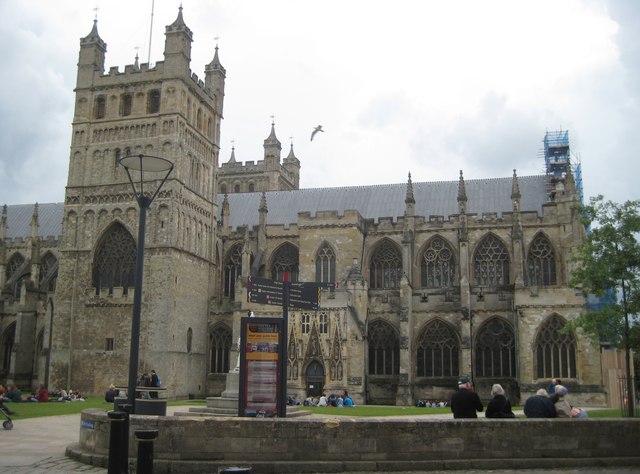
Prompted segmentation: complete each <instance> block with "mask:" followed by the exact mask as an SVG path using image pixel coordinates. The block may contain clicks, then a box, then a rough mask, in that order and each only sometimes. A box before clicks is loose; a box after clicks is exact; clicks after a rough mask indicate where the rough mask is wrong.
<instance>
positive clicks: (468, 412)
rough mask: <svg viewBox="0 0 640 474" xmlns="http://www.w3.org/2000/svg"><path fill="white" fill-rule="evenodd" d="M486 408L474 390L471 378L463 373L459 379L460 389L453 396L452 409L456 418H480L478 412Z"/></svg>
mask: <svg viewBox="0 0 640 474" xmlns="http://www.w3.org/2000/svg"><path fill="white" fill-rule="evenodd" d="M483 409H484V406H483V405H482V401H481V400H480V397H479V396H478V394H477V393H476V392H474V391H473V385H472V384H471V379H470V378H469V377H467V376H466V375H463V376H462V377H460V379H459V380H458V390H457V391H456V392H455V393H454V394H453V396H452V397H451V411H452V412H453V417H454V418H478V415H477V414H476V412H480V411H482V410H483Z"/></svg>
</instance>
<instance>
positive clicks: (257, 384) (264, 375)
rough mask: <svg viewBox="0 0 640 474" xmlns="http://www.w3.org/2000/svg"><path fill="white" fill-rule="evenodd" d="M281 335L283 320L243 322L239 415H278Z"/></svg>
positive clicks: (242, 320)
mask: <svg viewBox="0 0 640 474" xmlns="http://www.w3.org/2000/svg"><path fill="white" fill-rule="evenodd" d="M282 332H283V320H282V319H280V318H255V317H254V318H250V317H244V318H242V319H241V334H240V386H239V397H238V398H239V399H238V415H239V416H256V417H271V416H276V415H279V413H278V407H279V406H280V404H281V399H282V397H283V395H282V393H281V383H280V382H281V380H280V377H281V373H280V372H281V363H280V362H281V361H280V357H281V356H282V340H283V339H282ZM281 416H282V415H281Z"/></svg>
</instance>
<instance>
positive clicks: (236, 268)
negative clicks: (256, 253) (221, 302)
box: [224, 244, 242, 299]
mask: <svg viewBox="0 0 640 474" xmlns="http://www.w3.org/2000/svg"><path fill="white" fill-rule="evenodd" d="M240 275H242V245H241V244H237V245H235V246H233V247H232V248H231V250H230V251H229V253H228V254H227V258H226V261H225V264H224V296H228V297H230V298H231V299H233V298H234V295H235V289H236V280H237V279H238V277H239V276H240Z"/></svg>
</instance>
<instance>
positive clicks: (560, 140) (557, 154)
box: [543, 130, 584, 204]
mask: <svg viewBox="0 0 640 474" xmlns="http://www.w3.org/2000/svg"><path fill="white" fill-rule="evenodd" d="M543 143H544V150H543V155H544V164H545V173H546V175H547V186H548V194H549V196H553V195H554V193H555V190H556V187H557V185H558V183H559V182H560V181H562V180H564V178H565V177H566V175H567V173H568V172H569V170H571V172H572V173H573V177H574V180H575V183H576V188H577V190H578V193H579V195H580V203H581V204H583V203H584V199H583V198H584V196H583V190H582V165H581V164H580V159H579V158H578V157H576V156H575V155H573V159H572V153H571V147H570V145H569V131H568V130H556V131H552V132H550V131H547V132H546V133H545V135H544V140H543Z"/></svg>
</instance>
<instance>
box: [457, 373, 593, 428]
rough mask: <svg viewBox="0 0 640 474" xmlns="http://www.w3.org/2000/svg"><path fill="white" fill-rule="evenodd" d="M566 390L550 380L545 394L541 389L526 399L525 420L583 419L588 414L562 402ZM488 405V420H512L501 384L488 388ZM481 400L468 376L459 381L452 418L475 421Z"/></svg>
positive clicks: (558, 382) (557, 380) (564, 400)
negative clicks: (489, 394)
mask: <svg viewBox="0 0 640 474" xmlns="http://www.w3.org/2000/svg"><path fill="white" fill-rule="evenodd" d="M568 393H569V390H568V389H567V388H566V387H565V386H563V385H562V384H561V381H560V380H559V379H553V380H552V381H551V385H550V386H549V388H548V389H547V390H545V389H544V388H541V389H540V390H538V392H537V393H536V395H534V396H532V397H529V398H527V401H526V402H525V404H524V414H525V415H526V417H527V418H586V417H587V416H588V415H587V412H586V411H584V410H583V409H581V408H577V407H573V406H571V405H570V404H569V402H568V401H567V400H566V399H565V396H566V395H567V394H568ZM491 397H492V398H491V401H490V402H489V404H488V405H487V411H486V412H485V416H486V417H487V418H515V417H516V416H515V414H514V413H513V409H512V407H511V402H510V401H509V399H508V398H507V397H506V395H505V391H504V389H503V388H502V386H501V385H500V384H494V385H493V386H492V387H491ZM483 409H484V406H483V404H482V400H480V397H479V396H478V394H477V393H476V392H475V391H474V389H473V384H472V383H471V379H470V378H469V377H467V376H463V377H460V379H459V380H458V390H457V391H456V392H455V393H454V394H453V396H452V397H451V411H452V412H453V417H454V418H477V417H478V415H477V413H478V412H482V410H483Z"/></svg>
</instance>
